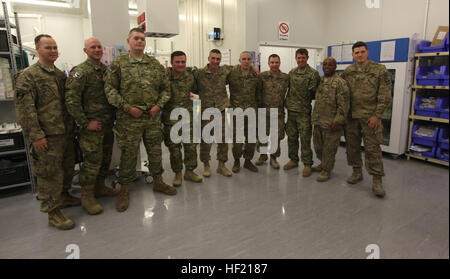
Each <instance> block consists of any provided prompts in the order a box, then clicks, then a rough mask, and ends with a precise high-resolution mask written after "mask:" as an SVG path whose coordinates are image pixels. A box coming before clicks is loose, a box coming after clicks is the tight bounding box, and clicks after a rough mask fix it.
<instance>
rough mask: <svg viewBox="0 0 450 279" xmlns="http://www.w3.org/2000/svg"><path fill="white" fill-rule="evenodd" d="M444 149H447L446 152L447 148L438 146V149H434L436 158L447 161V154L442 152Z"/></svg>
mask: <svg viewBox="0 0 450 279" xmlns="http://www.w3.org/2000/svg"><path fill="white" fill-rule="evenodd" d="M445 151H447V153H448V149H447V150H444V149H443V148H441V147H438V149H437V150H436V158H438V159H439V160H441V161H446V162H448V155H446V154H444V152H445Z"/></svg>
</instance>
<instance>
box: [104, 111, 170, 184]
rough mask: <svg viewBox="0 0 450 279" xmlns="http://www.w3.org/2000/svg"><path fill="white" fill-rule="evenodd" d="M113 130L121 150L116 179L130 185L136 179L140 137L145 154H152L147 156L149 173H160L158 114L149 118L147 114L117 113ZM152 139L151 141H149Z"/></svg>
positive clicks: (161, 138) (159, 126) (160, 135)
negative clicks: (137, 115)
mask: <svg viewBox="0 0 450 279" xmlns="http://www.w3.org/2000/svg"><path fill="white" fill-rule="evenodd" d="M113 131H114V133H115V134H116V138H117V142H118V144H119V147H120V151H121V154H120V165H119V168H120V170H119V179H118V182H119V183H120V184H121V185H130V184H131V183H132V182H133V181H134V180H135V179H136V164H137V158H138V154H139V145H140V142H141V139H142V138H144V145H145V147H146V149H147V154H148V153H150V154H151V155H152V156H149V157H148V160H149V168H148V169H149V172H150V174H151V175H154V174H155V173H158V172H159V173H162V166H161V142H162V140H163V136H162V127H161V122H160V118H159V115H158V116H157V117H155V119H152V120H151V119H150V116H149V115H148V114H143V115H142V116H141V117H140V118H133V117H132V116H130V115H128V114H126V113H118V114H117V121H116V125H115V127H114V129H113ZM152 140H153V142H149V141H152ZM154 150H156V152H155V151H154ZM149 151H151V152H149ZM158 151H159V156H158Z"/></svg>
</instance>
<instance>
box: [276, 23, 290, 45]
mask: <svg viewBox="0 0 450 279" xmlns="http://www.w3.org/2000/svg"><path fill="white" fill-rule="evenodd" d="M289 32H290V26H289V23H287V22H286V21H281V22H279V23H278V40H280V41H284V42H287V41H289Z"/></svg>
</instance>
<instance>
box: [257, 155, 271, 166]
mask: <svg viewBox="0 0 450 279" xmlns="http://www.w3.org/2000/svg"><path fill="white" fill-rule="evenodd" d="M267 159H268V158H267V155H266V154H261V155H260V156H259V158H258V160H257V161H256V163H255V164H256V165H257V166H262V165H264V162H265V161H267Z"/></svg>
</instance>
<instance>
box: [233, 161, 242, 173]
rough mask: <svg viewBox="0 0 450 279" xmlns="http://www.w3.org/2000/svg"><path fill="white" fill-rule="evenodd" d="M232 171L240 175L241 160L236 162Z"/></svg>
mask: <svg viewBox="0 0 450 279" xmlns="http://www.w3.org/2000/svg"><path fill="white" fill-rule="evenodd" d="M231 170H232V171H233V172H234V173H238V172H239V171H240V170H241V162H240V161H239V160H236V161H234V164H233V168H232V169H231Z"/></svg>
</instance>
